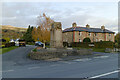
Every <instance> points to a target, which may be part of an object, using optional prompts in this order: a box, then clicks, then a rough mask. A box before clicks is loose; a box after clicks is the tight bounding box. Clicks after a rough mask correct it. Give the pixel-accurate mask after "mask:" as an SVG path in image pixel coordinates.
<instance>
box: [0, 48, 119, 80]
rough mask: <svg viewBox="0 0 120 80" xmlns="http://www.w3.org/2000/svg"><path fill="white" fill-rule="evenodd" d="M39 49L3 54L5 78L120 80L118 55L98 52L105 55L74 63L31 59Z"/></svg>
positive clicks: (74, 61) (3, 74)
mask: <svg viewBox="0 0 120 80" xmlns="http://www.w3.org/2000/svg"><path fill="white" fill-rule="evenodd" d="M34 48H35V46H26V47H19V48H17V49H15V50H12V51H10V52H7V53H5V54H3V55H2V60H3V61H2V62H3V63H2V77H3V78H88V79H94V78H118V73H119V72H120V71H119V70H118V54H117V53H98V52H94V54H101V56H92V57H84V58H80V59H79V58H77V59H74V60H67V61H66V60H61V61H42V60H31V59H29V58H28V57H27V55H28V53H29V52H30V51H31V50H32V49H34Z"/></svg>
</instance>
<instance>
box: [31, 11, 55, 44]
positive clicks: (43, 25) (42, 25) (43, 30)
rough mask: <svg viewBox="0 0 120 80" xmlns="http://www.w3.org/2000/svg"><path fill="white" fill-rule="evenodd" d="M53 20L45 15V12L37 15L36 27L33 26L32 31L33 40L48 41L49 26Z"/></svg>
mask: <svg viewBox="0 0 120 80" xmlns="http://www.w3.org/2000/svg"><path fill="white" fill-rule="evenodd" d="M53 22H54V21H53V20H52V19H51V18H50V17H48V16H46V14H45V13H43V15H40V16H38V22H37V25H38V27H37V28H36V27H34V28H33V31H32V38H33V39H34V40H35V41H41V42H44V43H45V42H49V41H50V27H51V24H52V23H53Z"/></svg>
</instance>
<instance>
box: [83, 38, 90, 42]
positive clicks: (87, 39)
mask: <svg viewBox="0 0 120 80" xmlns="http://www.w3.org/2000/svg"><path fill="white" fill-rule="evenodd" d="M83 42H91V40H90V38H85V39H84V40H83Z"/></svg>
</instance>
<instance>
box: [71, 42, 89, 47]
mask: <svg viewBox="0 0 120 80" xmlns="http://www.w3.org/2000/svg"><path fill="white" fill-rule="evenodd" d="M71 45H72V47H82V48H89V43H83V42H72V43H71Z"/></svg>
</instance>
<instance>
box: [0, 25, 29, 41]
mask: <svg viewBox="0 0 120 80" xmlns="http://www.w3.org/2000/svg"><path fill="white" fill-rule="evenodd" d="M0 28H2V38H9V39H17V38H21V37H22V36H23V34H24V33H25V32H26V30H27V28H20V27H14V26H10V25H0Z"/></svg>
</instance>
